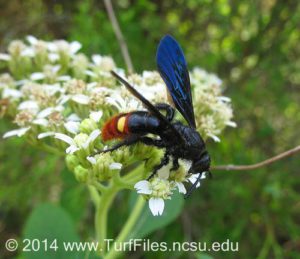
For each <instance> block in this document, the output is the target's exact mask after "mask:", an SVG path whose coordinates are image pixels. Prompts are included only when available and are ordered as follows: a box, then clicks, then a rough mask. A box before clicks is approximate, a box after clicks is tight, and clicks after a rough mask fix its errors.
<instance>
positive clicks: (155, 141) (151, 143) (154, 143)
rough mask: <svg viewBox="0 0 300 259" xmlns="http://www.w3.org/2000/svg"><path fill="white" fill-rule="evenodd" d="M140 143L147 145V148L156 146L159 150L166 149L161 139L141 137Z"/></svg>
mask: <svg viewBox="0 0 300 259" xmlns="http://www.w3.org/2000/svg"><path fill="white" fill-rule="evenodd" d="M139 141H140V142H142V143H143V144H145V145H147V146H155V147H158V148H163V147H165V143H164V141H162V140H161V139H153V138H149V137H141V138H140V139H139Z"/></svg>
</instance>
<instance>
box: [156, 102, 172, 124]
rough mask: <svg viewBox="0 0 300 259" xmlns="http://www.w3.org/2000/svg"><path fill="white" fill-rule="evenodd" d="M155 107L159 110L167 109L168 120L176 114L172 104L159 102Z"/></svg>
mask: <svg viewBox="0 0 300 259" xmlns="http://www.w3.org/2000/svg"><path fill="white" fill-rule="evenodd" d="M155 107H156V108H157V109H158V110H164V111H166V118H167V120H168V121H172V120H173V118H174V114H175V109H174V108H173V107H172V106H171V105H169V104H166V103H158V104H156V105H155Z"/></svg>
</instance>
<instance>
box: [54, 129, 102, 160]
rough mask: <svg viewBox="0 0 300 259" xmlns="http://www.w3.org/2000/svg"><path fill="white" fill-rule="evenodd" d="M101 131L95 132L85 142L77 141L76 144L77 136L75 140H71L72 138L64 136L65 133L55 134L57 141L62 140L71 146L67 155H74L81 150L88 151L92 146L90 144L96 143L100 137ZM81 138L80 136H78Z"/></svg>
mask: <svg viewBox="0 0 300 259" xmlns="http://www.w3.org/2000/svg"><path fill="white" fill-rule="evenodd" d="M100 133H101V132H100V130H99V129H97V130H94V131H93V132H92V133H91V134H90V135H89V136H88V137H87V139H85V140H84V141H77V142H76V136H75V138H74V139H73V138H71V137H70V136H68V135H66V134H63V133H55V135H54V137H55V138H57V139H60V140H62V141H64V142H66V143H67V144H69V147H67V149H66V153H67V154H73V153H74V152H76V151H78V150H80V149H87V148H88V147H89V145H90V143H92V142H94V140H95V139H96V138H97V137H98V136H99V135H100ZM77 136H79V135H77Z"/></svg>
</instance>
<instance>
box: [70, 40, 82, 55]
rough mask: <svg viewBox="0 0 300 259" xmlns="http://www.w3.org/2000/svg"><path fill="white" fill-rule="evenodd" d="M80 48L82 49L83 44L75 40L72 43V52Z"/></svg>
mask: <svg viewBox="0 0 300 259" xmlns="http://www.w3.org/2000/svg"><path fill="white" fill-rule="evenodd" d="M80 49H81V44H80V43H79V42H78V41H73V42H71V43H70V52H71V54H75V53H76V52H77V51H78V50H80Z"/></svg>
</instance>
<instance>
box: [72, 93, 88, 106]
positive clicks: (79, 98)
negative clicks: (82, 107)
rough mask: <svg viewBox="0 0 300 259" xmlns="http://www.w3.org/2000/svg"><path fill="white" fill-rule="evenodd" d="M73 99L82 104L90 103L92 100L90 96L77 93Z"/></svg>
mask: <svg viewBox="0 0 300 259" xmlns="http://www.w3.org/2000/svg"><path fill="white" fill-rule="evenodd" d="M72 100H73V101H74V102H76V103H80V104H89V102H90V97H88V96H87V95H84V94H76V95H73V96H72Z"/></svg>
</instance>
